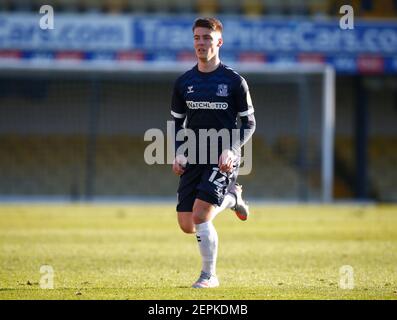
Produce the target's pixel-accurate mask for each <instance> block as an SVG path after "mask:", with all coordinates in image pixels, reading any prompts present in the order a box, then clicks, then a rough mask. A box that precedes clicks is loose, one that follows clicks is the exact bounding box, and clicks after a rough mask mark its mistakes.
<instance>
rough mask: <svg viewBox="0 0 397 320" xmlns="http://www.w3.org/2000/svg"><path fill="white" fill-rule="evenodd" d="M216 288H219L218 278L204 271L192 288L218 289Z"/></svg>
mask: <svg viewBox="0 0 397 320" xmlns="http://www.w3.org/2000/svg"><path fill="white" fill-rule="evenodd" d="M216 287H219V280H218V278H217V276H215V275H211V274H208V273H206V272H204V271H201V274H200V277H199V278H198V280H197V281H196V282H195V283H193V285H192V288H196V289H204V288H216Z"/></svg>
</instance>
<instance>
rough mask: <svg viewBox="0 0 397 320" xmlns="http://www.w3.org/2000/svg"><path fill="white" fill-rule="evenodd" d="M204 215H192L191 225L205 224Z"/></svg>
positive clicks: (199, 213) (198, 213)
mask: <svg viewBox="0 0 397 320" xmlns="http://www.w3.org/2000/svg"><path fill="white" fill-rule="evenodd" d="M205 217H206V215H204V214H202V213H201V212H197V213H196V214H194V213H193V223H194V224H200V223H204V222H206V221H207V220H206V218H205Z"/></svg>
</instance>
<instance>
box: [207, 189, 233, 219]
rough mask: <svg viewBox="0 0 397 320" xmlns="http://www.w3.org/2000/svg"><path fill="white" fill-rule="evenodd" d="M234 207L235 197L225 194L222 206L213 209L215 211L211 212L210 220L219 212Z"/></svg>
mask: <svg viewBox="0 0 397 320" xmlns="http://www.w3.org/2000/svg"><path fill="white" fill-rule="evenodd" d="M235 205H236V197H235V196H234V195H232V194H231V193H226V195H225V197H224V198H223V201H222V204H221V205H220V206H217V207H215V210H214V211H213V212H212V217H211V220H213V219H214V218H215V217H216V216H217V215H218V213H219V212H221V211H223V210H225V209H227V208H233V207H234V206H235Z"/></svg>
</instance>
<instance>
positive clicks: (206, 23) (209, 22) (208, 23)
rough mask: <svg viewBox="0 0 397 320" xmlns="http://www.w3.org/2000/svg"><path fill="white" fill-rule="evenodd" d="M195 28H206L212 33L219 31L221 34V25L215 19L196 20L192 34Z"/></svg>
mask: <svg viewBox="0 0 397 320" xmlns="http://www.w3.org/2000/svg"><path fill="white" fill-rule="evenodd" d="M197 27H201V28H207V29H210V30H212V31H219V32H220V33H222V31H223V25H222V22H220V21H219V20H218V19H217V18H197V19H196V20H195V21H194V24H193V28H192V30H193V32H194V29H196V28H197Z"/></svg>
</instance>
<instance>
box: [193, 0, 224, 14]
mask: <svg viewBox="0 0 397 320" xmlns="http://www.w3.org/2000/svg"><path fill="white" fill-rule="evenodd" d="M218 9H219V8H218V1H217V0H196V10H197V13H198V14H199V15H211V14H216V13H217V12H218Z"/></svg>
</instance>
